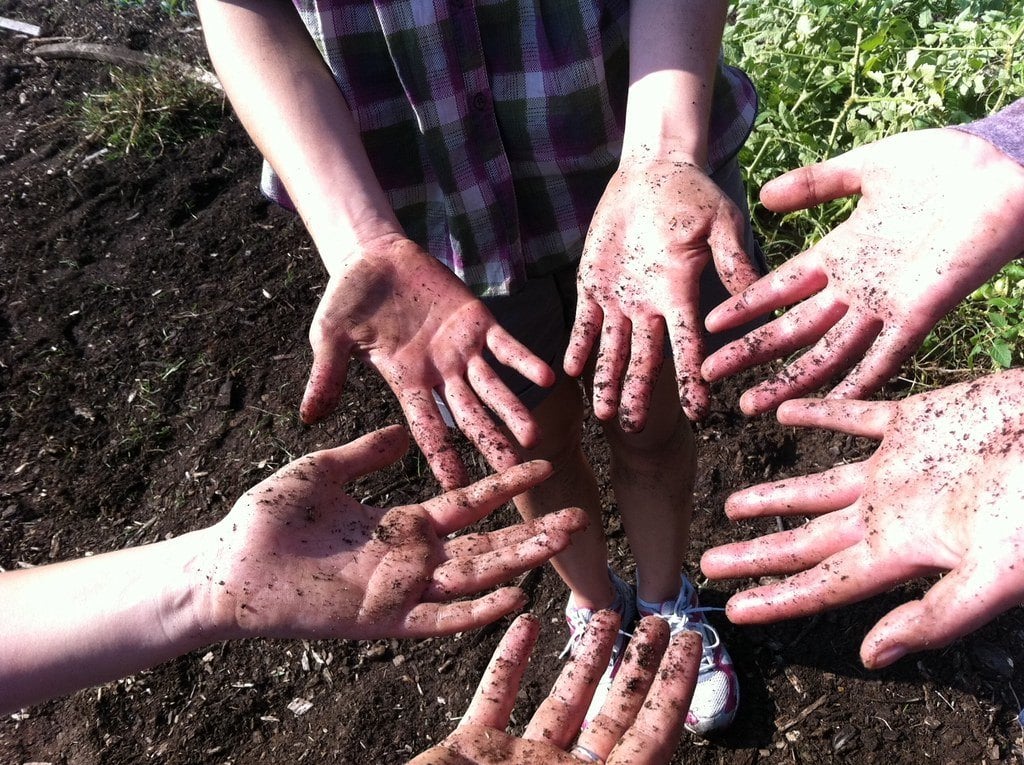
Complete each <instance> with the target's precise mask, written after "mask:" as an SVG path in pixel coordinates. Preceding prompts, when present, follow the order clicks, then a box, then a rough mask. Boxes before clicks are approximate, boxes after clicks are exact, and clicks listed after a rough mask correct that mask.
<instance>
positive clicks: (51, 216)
mask: <svg viewBox="0 0 1024 765" xmlns="http://www.w3.org/2000/svg"><path fill="white" fill-rule="evenodd" d="M150 5H151V6H153V7H147V9H146V10H140V9H137V8H133V7H130V6H129V5H127V4H117V3H115V2H113V0H93V1H92V2H81V3H71V2H68V1H66V0H56V1H55V2H41V0H35V2H18V0H0V15H3V16H7V17H11V18H18V19H21V20H24V21H30V22H34V23H37V24H41V25H42V26H43V34H44V35H46V36H49V37H56V36H67V37H72V38H76V39H80V40H84V41H89V42H102V43H106V44H110V45H116V46H125V47H130V48H135V49H140V50H144V51H146V52H150V53H157V54H162V55H167V56H170V57H174V58H176V59H182V60H186V61H190V62H194V63H199V64H201V65H208V64H207V62H206V61H205V57H204V54H203V49H202V40H201V33H200V31H199V30H198V28H197V20H196V19H195V18H194V17H191V18H190V17H187V16H186V17H181V16H175V17H171V16H169V15H168V14H166V13H164V12H162V11H160V10H159V7H158V4H157V3H152V4H150ZM0 56H2V68H3V69H2V71H3V76H2V90H0V192H2V196H0V210H2V212H0V221H2V227H3V228H2V231H3V233H2V235H0V253H2V257H0V432H2V434H3V436H2V439H0V567H2V568H3V569H12V568H16V567H19V566H31V565H41V564H45V563H49V562H53V561H57V560H62V559H67V558H73V557H78V556H81V555H85V554H88V553H99V552H103V551H106V550H113V549H117V548H121V547H124V546H127V545H137V544H143V543H147V542H152V541H155V540H159V539H162V538H165V537H167V536H169V535H175V534H180V533H183V532H185V531H187V530H189V529H193V528H197V527H200V526H203V525H208V524H210V523H212V522H214V521H215V520H217V519H218V518H220V517H221V516H222V515H223V514H224V513H225V512H226V511H227V510H228V508H229V507H230V505H231V503H232V502H233V501H234V499H235V497H237V496H238V495H239V494H240V493H241V492H243V491H244V490H245V489H246V488H248V487H249V486H250V485H252V484H254V483H256V482H257V481H258V480H260V479H261V478H263V477H265V476H266V475H268V474H269V473H270V472H271V471H272V470H273V469H275V468H276V467H278V466H280V465H282V464H284V463H285V462H287V461H288V460H289V459H291V458H293V457H295V456H298V455H300V454H303V453H305V452H308V451H312V450H314V449H317V448H322V447H325V446H328V445H333V444H337V443H339V442H342V441H347V440H350V439H351V438H353V437H355V436H357V435H359V434H361V433H364V432H366V431H369V430H371V429H373V428H376V427H379V426H381V425H384V424H388V423H395V422H401V414H400V411H399V410H398V408H397V406H396V404H395V403H394V400H393V398H392V397H391V395H390V393H389V392H388V391H387V389H386V388H385V387H384V386H383V385H382V384H381V382H380V381H379V380H378V379H377V377H376V376H375V375H374V374H373V373H372V372H370V371H368V370H365V369H362V368H359V367H358V366H357V367H356V368H355V369H353V371H352V374H351V378H350V383H349V387H348V391H347V394H346V396H345V400H344V404H343V406H342V408H341V410H340V411H339V412H338V414H337V415H336V416H333V417H331V418H330V419H329V420H328V421H327V422H326V423H324V424H323V425H321V426H317V427H304V426H302V425H301V424H300V423H299V421H298V417H297V413H296V411H297V406H298V401H299V397H300V395H301V391H302V389H303V385H304V383H305V379H306V373H307V371H308V366H309V362H310V358H311V354H310V352H309V349H308V345H307V341H306V331H307V327H308V323H309V320H310V317H311V315H312V312H313V309H314V307H315V305H316V302H317V300H318V297H319V294H320V291H321V290H322V288H323V285H324V282H325V274H324V271H323V269H322V267H321V265H320V263H319V261H318V258H317V255H316V253H315V251H314V250H313V249H312V248H311V245H310V242H309V240H308V238H307V237H306V235H305V233H304V231H303V229H302V227H301V225H300V224H299V223H298V222H297V221H295V220H294V219H292V218H291V217H290V216H289V215H287V214H285V213H283V212H281V211H279V210H277V209H274V208H272V207H271V206H269V205H268V204H267V203H266V202H264V201H263V200H262V199H261V198H260V196H259V194H258V191H257V178H258V173H259V158H258V156H257V154H256V152H255V150H254V149H253V148H252V146H251V144H250V143H249V141H248V139H247V137H246V136H245V134H244V132H243V131H242V130H241V128H240V127H239V126H238V124H237V123H236V122H235V121H234V119H233V118H232V116H231V115H230V111H229V110H228V109H227V107H225V113H224V117H223V121H222V124H221V126H220V129H219V130H217V131H216V132H215V133H213V134H211V135H206V136H204V137H200V138H196V139H194V140H191V141H189V142H188V143H187V145H183V146H167V147H166V148H165V150H164V152H163V154H162V155H161V156H159V157H157V158H155V159H152V158H150V159H147V158H142V157H129V158H127V159H111V158H109V157H108V156H106V155H101V156H96V152H97V151H98V150H100V149H101V148H102V147H101V146H99V145H96V144H95V143H94V142H91V141H90V140H89V139H88V138H86V137H84V135H83V133H82V131H81V129H80V128H79V127H78V126H77V125H76V124H75V121H74V119H73V118H72V116H71V115H72V114H73V109H72V108H71V107H69V102H72V101H74V100H76V99H80V98H81V97H82V94H83V93H84V92H91V91H101V90H103V89H105V88H108V87H110V74H109V69H108V67H107V65H105V64H99V63H96V62H91V61H81V60H47V61H42V60H39V59H37V58H34V57H33V55H32V53H31V47H30V46H29V44H28V42H27V41H26V39H25V38H24V37H21V36H18V35H15V34H11V33H7V32H2V31H0ZM746 382H749V380H743V379H741V380H737V381H734V382H733V383H731V384H730V385H727V386H720V387H719V388H718V389H717V390H716V396H717V398H716V404H715V407H714V410H713V412H712V414H711V416H710V417H709V418H708V420H707V421H706V422H704V423H702V424H701V425H700V426H699V427H698V434H697V435H698V442H699V444H700V450H701V451H700V455H701V456H700V459H701V469H700V475H699V479H698V488H697V500H698V512H697V516H696V521H695V526H694V544H693V550H692V555H691V560H690V564H691V567H692V569H693V570H696V564H697V560H698V559H699V556H700V552H701V551H702V550H703V549H706V548H707V547H708V546H711V545H713V544H717V543H722V542H725V541H729V540H735V539H740V538H746V537H749V536H752V535H753V534H754V533H756V532H757V531H759V530H767V529H769V528H771V527H774V525H775V524H774V522H771V523H769V522H759V523H743V524H739V525H736V526H733V525H731V524H729V523H728V522H727V521H726V520H725V518H724V516H723V513H722V506H723V502H724V500H725V497H726V496H727V495H728V493H729V492H730V491H732V490H735V489H737V488H741V487H744V486H748V485H750V484H753V483H756V482H759V481H762V480H765V479H772V478H777V477H783V476H790V475H796V474H801V473H806V472H811V471H815V470H820V469H824V468H826V467H830V466H831V465H833V464H834V463H836V462H839V461H843V460H847V461H849V460H856V459H859V458H861V457H863V456H864V455H865V454H867V453H868V452H869V451H870V449H871V444H870V443H868V442H864V441H859V440H855V439H851V438H848V437H844V436H838V435H832V434H825V433H814V432H806V431H796V430H793V429H786V428H781V427H779V426H778V425H777V424H775V423H774V421H773V420H772V419H771V418H770V417H764V418H758V419H754V420H747V419H745V418H743V417H742V416H741V415H740V414H739V412H738V410H737V408H736V405H735V400H736V391H738V390H741V389H742V387H743V385H744V383H746ZM599 443H600V442H599V440H598V439H597V438H596V431H588V434H587V446H588V449H589V451H590V454H591V458H592V460H593V462H594V464H595V467H596V469H597V470H598V471H599V474H600V475H601V476H602V477H604V476H605V475H606V474H607V459H606V455H605V454H604V453H603V451H602V450H601V448H600V445H599ZM606 488H607V487H606ZM436 492H437V485H436V484H435V483H434V481H433V480H432V479H431V478H430V476H429V471H428V470H427V469H426V466H425V463H424V462H423V460H422V458H421V457H420V456H419V454H418V453H417V452H415V450H413V451H411V452H410V453H409V455H408V456H407V457H406V458H404V459H403V460H402V461H401V462H400V463H399V464H398V465H396V466H395V467H394V468H393V469H390V470H387V471H384V472H382V473H379V474H376V475H374V476H370V477H368V478H366V479H363V480H361V481H360V482H359V483H358V484H357V485H356V486H354V487H353V491H352V493H353V494H355V495H356V496H358V497H360V498H364V499H365V500H368V501H372V502H374V503H377V504H384V505H391V504H402V503H406V502H409V501H412V500H416V499H421V498H425V497H427V496H430V495H432V494H435V493H436ZM608 507H609V511H608V513H607V514H606V526H607V529H608V533H609V535H610V537H611V539H612V542H613V546H614V549H615V559H616V563H617V565H618V566H619V568H620V569H622V570H623V571H624V572H625V573H627V574H628V573H630V572H631V569H632V562H631V559H630V557H629V554H628V550H627V549H626V547H625V542H624V536H623V534H622V531H621V528H620V526H619V524H618V520H617V514H616V513H615V511H614V498H613V497H611V496H610V495H609V497H608ZM514 518H515V515H514V512H513V511H512V510H511V509H505V510H503V511H500V512H498V513H496V514H495V515H494V516H492V517H491V518H490V519H488V520H487V521H486V522H485V526H487V527H494V526H497V525H502V524H506V523H509V522H511V521H512V520H514ZM743 584H744V582H728V583H711V584H708V585H706V586H705V587H704V588H703V599H704V601H705V602H706V603H707V604H710V605H721V604H722V603H724V601H725V599H726V598H727V597H728V595H729V594H730V593H731V592H732V591H734V590H735V589H736V588H738V587H740V586H742V585H743ZM523 586H524V587H525V588H526V589H527V591H528V592H529V593H530V595H531V598H532V600H531V603H530V606H529V607H530V608H531V609H532V610H533V611H534V612H536V613H538V614H540V615H541V616H542V618H543V619H544V620H545V622H546V624H547V626H546V628H545V630H544V632H543V635H542V639H541V644H540V645H539V647H538V649H537V652H536V655H535V659H534V662H533V664H532V665H531V669H530V671H529V674H528V677H527V680H526V682H525V684H524V688H523V692H522V694H521V697H520V700H519V701H520V703H519V706H518V707H517V712H516V722H517V723H518V724H520V725H521V724H522V723H523V722H524V721H525V720H526V719H528V716H529V713H530V711H531V710H532V709H533V708H534V707H535V705H536V704H537V702H538V701H539V700H540V699H541V698H542V697H543V696H544V694H545V693H546V691H547V688H548V687H549V685H550V683H551V681H552V680H553V678H554V676H555V674H556V672H557V669H558V660H557V653H558V651H559V650H560V648H561V646H562V641H563V640H564V638H565V634H564V626H563V623H562V608H563V606H564V600H565V592H564V589H563V587H562V586H561V584H560V582H559V581H558V579H557V577H555V576H554V574H553V573H552V572H551V570H550V569H549V568H545V569H542V570H539V571H537V572H534V573H532V574H530V575H527V576H526V577H525V578H524V580H523ZM926 586H927V582H920V583H915V584H914V585H912V586H908V587H905V588H902V589H900V590H899V591H897V592H894V593H892V594H890V595H887V596H885V597H880V598H876V599H873V600H870V601H868V602H865V603H862V604H859V605H857V606H853V607H849V608H846V609H843V610H841V611H837V612H833V613H829V614H825V615H822V616H820V617H816V618H812V619H806V620H799V621H792V622H786V623H782V624H779V625H776V626H772V627H760V628H742V629H741V628H737V627H734V626H731V625H729V624H728V623H726V622H725V621H724V619H722V618H719V619H718V621H717V624H718V626H719V627H720V631H721V633H722V635H723V637H724V639H725V640H726V641H727V643H728V645H729V646H730V648H731V651H732V655H733V658H734V660H735V662H736V665H737V668H738V671H739V673H740V677H741V680H742V683H743V706H742V710H741V712H740V715H739V717H738V719H737V721H736V723H735V725H734V726H733V727H732V728H731V729H730V730H729V731H728V732H726V733H724V734H723V735H721V736H719V737H716V738H715V739H714V740H711V741H700V740H696V739H687V740H685V741H684V742H683V744H682V746H681V748H680V750H679V753H678V755H677V758H676V759H677V761H678V762H697V763H727V764H729V765H733V764H735V765H739V764H740V763H743V764H749V763H755V762H760V763H820V762H850V763H860V762H865V763H867V762H880V763H920V762H926V761H928V762H932V761H934V762H940V763H967V762H971V763H1000V762H1004V763H1005V762H1017V761H1019V760H1020V759H1021V726H1020V724H1019V723H1018V721H1017V712H1018V710H1019V709H1020V706H1021V705H1020V703H1019V701H1018V694H1017V693H1016V684H1017V672H1016V666H1017V665H1018V664H1019V663H1021V661H1022V660H1024V657H1022V648H1021V645H1022V639H1021V638H1022V629H1024V623H1022V618H1021V613H1020V612H1019V610H1014V611H1012V612H1010V613H1009V614H1007V615H1005V616H1003V617H1002V618H1000V619H998V620H997V621H996V622H994V623H992V624H990V625H989V626H987V627H985V628H984V629H982V630H980V631H979V632H977V633H976V634H975V635H973V636H972V637H970V638H969V639H967V640H963V641H960V642H957V643H955V644H954V645H952V646H951V647H949V648H947V649H944V650H941V651H936V652H933V653H929V654H922V655H918V656H914V657H910V658H908V659H905V660H904V661H902V662H900V663H899V664H898V665H896V666H895V667H894V668H892V669H890V670H887V671H884V672H878V673H870V672H867V671H865V670H864V669H863V668H862V667H861V666H860V665H859V663H858V659H857V649H858V645H859V642H860V639H861V637H862V636H863V635H864V633H865V632H866V631H867V629H868V628H869V627H870V625H871V624H872V623H873V622H874V621H875V620H876V619H877V618H879V617H880V616H881V615H882V614H883V613H884V612H885V611H886V610H887V609H889V608H891V607H893V606H894V605H895V604H897V603H899V602H902V601H904V600H906V599H907V598H912V597H916V596H919V595H920V593H921V591H922V588H923V587H926ZM39 607H40V608H46V607H47V604H40V605H39ZM0 618H2V615H0ZM505 626H506V624H505V623H500V624H497V625H494V626H492V627H491V628H488V629H485V630H483V631H481V632H477V633H473V634H465V635H460V636H456V637H451V638H443V639H433V640H426V641H415V642H414V641H396V640H392V641H376V642H371V643H346V642H341V641H322V642H303V641H294V642H289V641H276V640H252V641H246V642H241V643H235V644H222V645H214V646H211V647H210V648H209V649H207V650H203V651H199V652H196V653H193V654H190V655H186V656H184V657H182V658H180V659H179V660H177V661H174V662H171V663H169V664H166V665H163V666H160V667H157V668H154V669H152V670H150V671H147V672H142V673H140V674H138V675H135V676H133V677H130V678H127V679H125V680H122V681H119V682H116V683H111V684H109V685H106V686H103V687H101V688H94V689H90V690H86V691H82V692H80V693H77V694H75V695H73V696H71V697H69V698H64V699H59V700H56V701H53V702H50V703H47V704H43V705H40V706H38V707H36V708H32V709H27V710H24V711H22V712H21V713H19V714H16V715H13V716H9V717H7V718H6V719H3V720H0V763H11V764H12V765H17V764H20V763H27V762H49V763H75V764H76V765H90V764H93V763H138V762H159V763H190V764H199V763H211V764H214V763H250V762H269V763H285V762H288V763H290V762H303V761H308V762H317V763H391V762H403V761H405V760H406V759H408V757H409V756H410V755H411V754H412V753H414V752H418V751H420V750H422V749H424V748H426V747H427V746H429V745H430V744H431V743H432V742H435V741H438V740H440V739H442V738H443V737H444V736H445V735H446V734H447V732H448V731H450V730H451V728H452V727H453V725H454V722H453V720H454V719H455V718H457V717H458V715H459V714H460V713H461V711H462V710H463V709H464V707H465V705H466V703H467V701H468V699H469V697H470V695H471V692H472V689H473V688H474V687H475V685H476V682H477V679H478V678H479V675H480V673H481V671H482V670H483V667H484V665H485V663H486V661H487V658H488V657H489V655H490V653H491V651H492V650H493V648H494V646H495V644H496V642H497V639H498V637H499V636H500V635H501V634H502V632H503V630H504V627H505ZM297 699H298V700H304V702H308V710H306V711H305V712H303V713H301V714H298V713H297V711H293V710H301V709H302V708H303V707H305V706H307V705H306V704H305V703H302V704H298V705H295V704H293V701H295V700H297Z"/></svg>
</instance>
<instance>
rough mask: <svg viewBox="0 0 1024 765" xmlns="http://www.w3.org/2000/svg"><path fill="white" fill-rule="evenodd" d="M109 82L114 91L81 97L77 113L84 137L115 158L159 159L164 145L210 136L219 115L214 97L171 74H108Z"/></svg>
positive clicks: (217, 98)
mask: <svg viewBox="0 0 1024 765" xmlns="http://www.w3.org/2000/svg"><path fill="white" fill-rule="evenodd" d="M110 79H111V83H112V85H113V88H112V89H111V90H110V91H107V92H105V93H87V94H85V96H84V98H83V99H82V101H81V102H80V104H78V111H79V115H80V117H79V119H80V121H81V124H82V126H83V128H84V129H85V131H86V132H87V133H88V134H89V136H90V137H92V138H94V139H97V140H102V141H103V142H104V143H105V144H106V145H107V146H108V147H109V148H110V149H112V151H113V154H114V155H115V156H127V155H129V154H140V155H143V156H159V155H160V154H162V153H163V151H164V148H165V147H167V146H169V145H175V144H182V143H185V142H187V141H188V140H190V139H192V138H196V137H198V136H201V135H205V134H208V133H211V132H214V131H215V130H216V129H217V127H218V126H219V124H220V121H221V119H222V118H223V116H224V101H223V98H222V97H221V96H220V95H219V94H217V93H215V92H213V91H212V90H210V89H209V88H208V87H206V86H205V85H202V84H201V83H198V82H195V81H193V80H191V79H188V78H185V77H181V76H178V75H176V74H173V73H169V72H165V71H161V70H154V71H151V72H148V73H145V74H135V73H129V72H126V71H124V70H122V69H112V70H111V72H110Z"/></svg>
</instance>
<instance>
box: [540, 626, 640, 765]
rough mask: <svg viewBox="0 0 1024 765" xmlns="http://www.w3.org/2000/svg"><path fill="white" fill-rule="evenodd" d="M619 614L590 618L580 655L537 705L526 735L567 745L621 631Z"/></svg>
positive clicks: (576, 728) (556, 745)
mask: <svg viewBox="0 0 1024 765" xmlns="http://www.w3.org/2000/svg"><path fill="white" fill-rule="evenodd" d="M619 621H620V619H619V615H618V614H617V613H615V612H614V611H598V612H597V613H596V614H594V616H592V617H591V619H590V624H588V625H587V631H586V632H585V633H584V635H583V641H582V642H581V643H580V645H579V648H578V649H577V651H576V655H575V656H574V657H572V658H570V659H569V661H568V662H567V663H566V665H565V667H563V669H562V671H561V673H559V675H558V679H556V680H555V684H554V685H553V686H552V688H551V693H549V694H548V696H547V698H545V699H544V701H542V702H541V704H540V706H539V707H537V711H536V713H535V714H534V715H533V719H531V720H530V722H529V724H528V725H527V726H526V731H525V732H524V733H523V738H525V739H528V740H531V741H545V742H547V743H550V744H551V745H553V746H555V747H557V748H558V749H565V748H566V746H568V744H569V742H570V741H572V739H573V737H574V736H575V735H576V733H577V732H579V729H580V725H581V724H582V723H583V716H584V715H585V714H586V711H587V706H588V705H589V704H590V699H591V697H593V695H594V690H595V689H596V688H597V684H598V683H599V682H600V680H601V675H602V674H603V673H604V670H605V667H607V666H608V660H609V659H610V658H611V655H612V647H613V646H614V645H615V638H616V636H617V635H618V632H619Z"/></svg>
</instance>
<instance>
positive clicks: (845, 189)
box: [761, 149, 861, 213]
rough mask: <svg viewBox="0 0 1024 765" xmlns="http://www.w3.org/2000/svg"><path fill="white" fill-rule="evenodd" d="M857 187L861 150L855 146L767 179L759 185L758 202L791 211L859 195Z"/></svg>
mask: <svg viewBox="0 0 1024 765" xmlns="http://www.w3.org/2000/svg"><path fill="white" fill-rule="evenodd" d="M860 189H861V163H860V149H854V150H853V151H849V152H847V153H846V154H840V155H839V156H838V157H834V158H833V159H829V160H826V161H824V162H819V163H818V164H816V165H807V166H806V167H799V168H797V169H796V170H790V171H789V172H788V173H785V174H783V175H780V176H779V177H778V178H775V179H774V180H771V181H768V183H766V184H765V185H764V186H762V187H761V204H763V205H764V206H765V207H767V208H768V209H769V210H773V211H774V212H780V213H786V212H793V211H794V210H803V209H805V208H807V207H814V206H815V205H820V204H822V203H824V202H831V201H832V200H833V199H839V198H840V197H848V196H850V195H852V194H859V193H860Z"/></svg>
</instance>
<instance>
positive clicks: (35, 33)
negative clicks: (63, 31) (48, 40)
mask: <svg viewBox="0 0 1024 765" xmlns="http://www.w3.org/2000/svg"><path fill="white" fill-rule="evenodd" d="M0 28H3V29H7V30H9V31H11V32H17V33H18V34H21V35H28V36H29V37H39V33H40V32H41V31H42V29H41V28H40V27H38V26H36V25H35V24H27V23H26V22H24V21H18V20H17V19H9V18H7V17H6V16H0Z"/></svg>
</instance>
